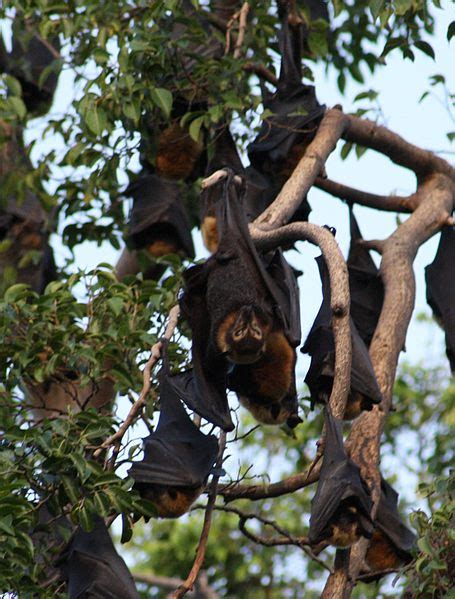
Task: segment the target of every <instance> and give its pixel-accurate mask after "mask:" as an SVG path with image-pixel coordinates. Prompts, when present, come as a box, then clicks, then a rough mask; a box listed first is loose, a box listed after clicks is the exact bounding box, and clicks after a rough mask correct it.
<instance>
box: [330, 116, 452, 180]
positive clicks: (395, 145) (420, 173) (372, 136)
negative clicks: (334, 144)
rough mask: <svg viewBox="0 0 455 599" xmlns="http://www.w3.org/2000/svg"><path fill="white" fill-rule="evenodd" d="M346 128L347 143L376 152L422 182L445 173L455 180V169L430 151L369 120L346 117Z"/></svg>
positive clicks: (344, 133) (344, 136)
mask: <svg viewBox="0 0 455 599" xmlns="http://www.w3.org/2000/svg"><path fill="white" fill-rule="evenodd" d="M345 118H346V124H345V130H344V132H343V135H342V137H343V139H345V140H346V141H350V142H354V143H357V144H359V145H361V146H365V147H366V148H371V149H372V150H376V151H377V152H380V153H381V154H384V155H385V156H387V158H390V160H392V162H394V163H395V164H398V165H400V166H404V167H405V168H408V169H410V170H411V171H413V172H414V173H415V174H416V175H417V178H418V179H422V178H423V177H425V176H427V175H429V174H431V173H442V174H445V175H447V176H448V177H451V178H452V179H454V178H455V169H454V168H453V167H452V166H451V165H450V164H449V163H448V162H447V161H446V160H444V159H443V158H439V156H436V155H435V154H433V152H430V151H428V150H422V148H419V147H418V146H414V145H413V144H411V143H409V142H407V141H405V140H404V139H403V138H402V137H400V136H399V135H397V134H396V133H393V131H390V130H389V129H386V127H382V126H381V125H377V124H376V123H373V121H369V120H368V119H362V118H359V117H356V116H352V115H345Z"/></svg>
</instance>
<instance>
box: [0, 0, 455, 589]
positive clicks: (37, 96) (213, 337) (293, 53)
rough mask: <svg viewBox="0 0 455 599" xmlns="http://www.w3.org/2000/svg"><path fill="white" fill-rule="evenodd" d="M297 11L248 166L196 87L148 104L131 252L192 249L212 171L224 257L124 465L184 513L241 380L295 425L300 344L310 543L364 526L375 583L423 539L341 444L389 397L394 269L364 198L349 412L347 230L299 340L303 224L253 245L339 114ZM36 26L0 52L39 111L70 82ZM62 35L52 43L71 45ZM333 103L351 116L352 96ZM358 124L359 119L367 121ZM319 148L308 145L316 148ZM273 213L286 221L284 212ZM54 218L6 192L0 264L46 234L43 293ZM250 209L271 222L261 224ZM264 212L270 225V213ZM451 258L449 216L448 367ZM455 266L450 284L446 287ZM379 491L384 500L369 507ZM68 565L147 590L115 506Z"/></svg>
mask: <svg viewBox="0 0 455 599" xmlns="http://www.w3.org/2000/svg"><path fill="white" fill-rule="evenodd" d="M183 4H184V6H185V7H186V10H187V11H188V15H189V16H191V17H192V18H198V19H201V22H202V23H203V26H204V27H205V28H206V30H207V41H206V44H204V45H203V46H197V47H194V48H192V53H193V54H198V55H204V56H206V57H208V58H211V59H216V58H217V57H220V56H221V55H222V54H223V52H224V48H223V45H222V44H221V43H220V42H219V41H218V40H219V38H217V37H215V36H211V25H209V22H208V21H207V22H205V21H203V20H202V19H203V17H202V16H201V15H200V13H197V11H196V9H195V8H194V7H193V5H192V4H191V3H190V2H187V3H185V2H184V3H183ZM285 8H286V3H280V15H281V28H280V31H279V51H280V54H281V68H280V75H279V78H278V80H277V81H276V87H275V90H274V91H273V92H272V91H270V89H269V88H268V87H266V86H265V85H263V88H262V92H263V106H264V108H266V109H267V110H269V111H270V115H271V116H269V117H267V118H265V119H264V120H263V123H262V126H261V128H260V131H259V133H258V135H257V137H256V139H255V140H254V141H253V142H252V143H251V144H250V145H249V148H248V157H249V166H248V167H244V166H243V163H242V160H241V158H240V155H239V153H238V151H237V148H236V144H235V141H234V138H233V136H232V135H231V132H230V129H229V123H228V122H227V121H225V122H223V123H221V124H218V125H217V126H214V129H213V131H211V132H209V133H208V134H207V136H206V138H205V139H204V140H203V141H200V142H196V141H195V140H194V139H193V138H192V137H191V136H190V135H189V132H188V128H187V127H186V126H185V125H182V117H183V116H184V115H185V114H186V113H187V112H189V111H195V110H205V109H206V108H207V104H206V102H205V100H204V98H201V97H199V98H198V99H197V101H196V103H195V101H194V100H193V101H190V100H189V98H187V97H185V95H184V94H181V95H180V96H178V97H175V98H174V103H173V111H172V114H171V117H170V122H168V123H167V124H166V125H165V126H164V125H160V126H156V125H155V123H154V121H153V118H151V117H149V116H147V117H146V118H145V119H144V122H143V126H144V131H145V132H143V140H142V144H141V156H140V160H141V170H140V172H139V173H138V175H137V176H136V178H135V180H134V181H132V182H131V183H130V185H129V187H128V188H127V189H126V191H125V196H127V197H129V198H131V199H132V209H131V212H130V217H129V231H128V234H127V245H128V248H129V249H128V251H129V252H130V253H131V254H132V255H133V254H134V253H135V252H137V251H145V252H147V253H148V255H149V256H150V257H151V258H158V257H161V256H164V255H167V254H171V253H176V254H179V255H180V256H182V257H184V258H187V259H192V258H194V255H195V253H194V247H193V241H192V236H191V226H190V218H189V216H188V215H187V213H186V208H185V204H184V202H183V201H182V189H183V188H184V185H185V184H186V183H188V182H193V181H195V180H196V179H197V178H200V177H203V178H204V184H203V189H202V192H201V195H200V226H201V231H202V236H203V240H204V243H205V245H206V247H207V249H208V250H209V252H210V253H211V255H210V257H209V258H207V259H206V260H204V261H203V262H198V263H196V264H194V265H192V266H189V267H188V268H187V269H186V271H185V272H184V288H183V290H182V293H181V296H180V300H179V305H180V311H181V318H182V319H184V321H185V322H186V323H187V324H188V325H189V327H190V329H191V343H192V344H191V354H192V368H191V369H188V370H186V371H183V372H174V373H173V372H172V365H171V364H170V363H169V355H168V340H165V339H163V341H162V342H161V359H162V366H161V369H160V371H159V373H158V375H157V378H158V381H159V387H158V391H159V407H160V416H159V421H158V424H157V426H156V428H155V430H154V431H153V432H152V433H151V434H150V435H149V436H148V437H146V438H145V439H144V440H143V451H144V454H143V459H142V460H141V461H135V462H133V463H132V464H131V465H130V469H129V475H130V476H131V477H132V478H133V479H134V487H133V488H134V489H135V490H136V491H137V492H138V493H139V494H140V495H141V497H143V498H144V499H148V500H149V501H150V502H152V503H153V505H154V507H155V510H156V516H157V517H161V518H176V517H179V516H181V515H182V514H185V513H186V512H188V511H189V510H190V508H191V506H192V504H193V503H194V501H195V500H196V499H197V498H198V497H199V496H200V495H201V494H202V493H204V492H205V491H206V490H207V483H208V480H209V477H210V476H211V475H213V476H214V477H216V478H218V477H220V476H222V474H223V470H222V468H221V465H222V455H221V454H222V450H223V447H222V443H221V442H220V440H219V439H218V438H217V437H216V436H215V435H214V434H204V433H203V432H202V429H201V428H200V422H201V419H204V420H205V421H207V422H208V423H211V424H212V425H215V427H219V428H220V429H221V430H222V431H223V432H222V433H221V438H223V436H224V433H226V432H230V431H233V430H234V428H235V426H234V423H233V420H232V417H231V405H230V403H229V397H232V394H231V395H230V396H229V395H228V392H229V391H233V392H235V394H236V395H237V398H238V401H239V403H240V405H241V406H243V407H244V408H246V409H247V410H248V411H249V412H250V413H251V414H252V415H253V417H254V418H255V419H256V420H257V421H258V423H261V424H265V425H282V426H283V425H284V426H286V427H288V428H291V429H292V428H295V427H297V426H298V425H299V424H300V423H301V422H302V420H301V417H300V415H299V403H298V390H299V389H300V388H301V386H302V382H303V381H298V380H296V371H295V370H296V359H297V350H298V349H299V348H301V349H300V351H302V352H303V353H305V354H308V355H309V356H310V357H311V364H310V367H309V370H308V372H307V374H306V377H305V382H306V383H307V385H308V387H309V390H310V394H311V404H312V408H313V409H315V410H322V411H323V412H324V422H325V426H324V434H323V437H322V439H321V442H320V450H321V453H322V454H323V456H322V462H321V463H320V464H318V465H317V467H316V470H315V472H316V473H317V472H319V474H318V476H317V477H316V479H318V482H317V487H316V490H315V493H314V496H313V500H312V505H311V517H310V524H309V532H308V538H309V545H310V546H311V548H312V550H313V552H314V553H315V554H318V553H319V552H320V551H322V550H323V549H324V548H325V547H327V546H329V545H332V546H335V547H337V548H342V549H345V548H348V547H351V546H352V545H353V544H354V543H357V542H358V541H359V539H361V538H364V539H367V540H368V546H367V550H366V553H365V555H364V560H363V562H362V564H363V565H362V568H361V570H360V573H361V574H362V576H363V580H371V581H374V580H377V579H378V578H380V577H381V576H382V575H383V573H384V572H387V571H388V570H390V569H397V568H399V567H400V566H401V565H402V564H404V563H407V562H409V561H410V560H411V559H412V554H411V550H412V548H413V545H414V542H415V536H414V534H413V533H412V532H411V531H410V529H409V528H408V527H407V526H406V525H405V524H404V522H403V520H402V518H401V516H400V515H399V513H398V508H397V502H398V495H397V493H396V492H395V491H394V489H393V488H392V487H391V486H390V485H389V484H388V483H387V481H385V480H384V479H382V480H381V482H380V489H379V488H377V494H376V496H375V494H374V493H373V492H372V490H371V480H367V477H366V476H365V472H364V470H363V469H362V468H361V467H360V466H359V465H358V464H357V463H356V460H355V452H351V451H350V449H351V446H350V445H349V444H347V445H346V447H345V445H344V440H343V426H344V425H343V420H345V421H352V420H354V419H357V418H358V417H359V416H360V415H364V414H365V412H371V413H373V412H375V410H378V406H379V409H381V407H380V406H381V405H383V403H384V396H383V394H384V389H385V385H384V381H383V380H382V383H381V384H380V383H379V382H378V378H377V376H376V374H375V368H374V367H373V362H372V358H371V357H370V353H369V348H370V346H372V343H373V339H374V336H375V331H376V329H377V326H378V321H379V319H380V317H381V310H382V307H383V303H384V298H385V284H387V282H385V281H384V280H383V277H382V276H381V272H380V271H379V270H378V268H377V267H376V265H375V263H374V261H373V260H372V258H371V255H370V252H369V250H368V249H367V245H366V244H365V243H364V242H363V240H362V236H361V234H360V230H359V227H358V224H357V221H356V219H355V217H354V214H353V211H352V205H351V206H350V226H351V246H350V250H349V256H348V259H347V277H348V281H349V291H350V315H349V316H348V318H349V321H348V326H349V333H350V335H348V336H350V345H351V348H352V359H351V362H350V365H349V369H350V370H348V379H347V380H348V381H349V380H350V383H349V384H348V385H347V389H348V391H347V392H346V401H345V402H344V403H345V405H343V406H342V407H343V409H342V411H341V412H340V410H339V405H341V404H340V403H336V398H335V400H334V399H333V394H334V388H335V383H336V379H337V376H338V375H337V372H338V370H337V369H338V368H339V366H337V360H338V359H339V357H338V356H339V354H337V352H340V347H339V342H337V333H336V331H335V321H336V317H337V316H339V317H341V316H344V315H343V314H341V312H342V310H341V309H340V314H338V315H337V314H335V316H334V310H335V309H334V301H335V300H334V298H333V294H334V280H333V268H332V267H331V263H330V260H331V257H330V252H327V247H332V246H333V245H335V241H334V236H335V235H336V231H335V230H334V229H329V230H325V231H324V230H323V229H320V231H321V233H320V234H321V235H322V238H323V239H324V240H325V241H324V244H325V245H324V244H321V248H322V249H323V253H322V254H321V255H320V256H319V257H318V258H316V262H317V265H318V268H319V273H320V277H321V283H322V293H323V300H322V304H321V307H320V309H319V312H318V314H317V316H316V319H315V321H314V324H313V326H312V327H311V330H310V332H309V334H308V336H307V337H306V340H305V341H304V343H303V346H301V328H300V302H299V286H298V277H299V274H300V273H299V272H298V271H296V270H295V269H294V268H292V267H291V266H290V265H289V264H288V262H287V260H286V257H285V252H286V250H287V249H289V248H290V247H291V246H292V243H293V241H294V240H296V239H297V238H298V237H299V235H298V234H296V235H294V234H293V233H292V231H293V230H296V231H298V229H290V230H291V234H290V237H289V236H288V237H287V238H283V239H282V240H280V241H279V242H278V243H276V244H273V243H272V242H270V243H268V244H267V243H262V242H260V241H259V242H258V239H259V236H256V237H255V234H254V232H255V230H258V229H260V224H261V217H260V216H261V215H263V213H264V211H265V210H267V209H269V211H270V210H273V209H274V208H273V206H272V203H273V202H274V200H275V198H276V197H277V195H278V194H279V193H280V191H281V190H282V189H283V186H284V185H285V183H286V182H287V180H288V179H289V177H292V173H293V172H294V169H295V168H296V167H297V165H298V164H299V163H301V161H302V160H304V157H305V152H306V150H307V149H308V147H309V146H311V147H313V148H314V147H315V146H314V144H313V142H314V143H317V135H318V131H319V130H321V128H320V127H319V125H320V124H321V121H323V119H325V118H326V116H325V115H326V114H327V111H326V107H325V106H323V105H321V104H320V103H319V102H318V100H317V98H316V94H315V89H314V87H313V86H311V85H306V84H303V83H302V70H301V63H302V60H301V51H302V39H301V36H302V27H303V26H302V23H296V22H295V20H292V19H290V18H289V14H288V12H287V10H285ZM182 27H184V25H182V24H181V23H179V24H178V25H176V27H175V32H174V35H175V36H176V38H178V36H179V35H180V34H181V28H182ZM26 33H27V34H28V35H26V36H24V32H21V31H17V30H15V29H14V28H13V44H12V51H11V52H10V53H8V52H7V51H6V50H5V48H4V47H3V46H1V47H0V66H1V68H2V70H3V72H5V73H6V72H7V73H10V74H12V75H14V76H15V77H16V78H18V79H19V80H20V82H21V85H22V89H23V100H24V102H25V103H26V105H27V109H28V110H29V112H30V113H31V114H33V115H37V114H43V113H45V112H46V111H47V110H48V108H49V106H50V103H51V101H52V96H53V93H54V91H55V88H56V83H57V77H56V75H55V74H53V73H52V72H50V75H49V76H48V77H47V79H46V78H45V79H44V82H43V81H42V77H41V75H42V73H43V71H44V70H45V68H46V66H47V65H48V64H50V63H51V61H52V60H53V55H52V52H51V51H49V49H48V46H49V42H47V43H46V44H44V43H42V41H41V40H40V38H39V36H38V35H37V34H36V33H35V34H32V33H31V32H26ZM25 38H27V39H26V43H25V42H24V39H25ZM53 43H54V47H57V43H58V42H57V41H56V40H55V41H54V42H53ZM189 56H191V53H189ZM185 61H186V62H185ZM182 65H183V67H182V69H183V71H184V72H185V73H186V74H188V73H191V69H192V66H193V65H192V61H191V58H189V57H188V56H185V57H183V58H182ZM182 77H184V75H182ZM38 81H40V83H39V85H38ZM333 112H339V114H340V115H342V113H341V111H332V113H333ZM340 118H341V117H340ZM324 122H325V121H324ZM1 127H2V129H3V135H2V137H8V140H9V141H8V142H7V143H5V144H3V146H2V149H1V157H2V162H1V164H0V174H1V176H2V177H4V176H6V175H7V173H8V169H10V168H11V165H12V164H13V162H16V163H17V162H19V163H20V167H21V168H23V169H24V171H26V170H27V168H28V163H27V160H26V158H25V155H23V154H22V153H21V150H20V147H21V142H20V135H21V132H20V131H19V130H16V131H12V130H11V127H9V126H8V125H6V124H5V123H1ZM351 128H352V129H355V127H354V125H352V126H351ZM352 135H355V132H354V133H352ZM358 135H359V136H361V133H359V134H358ZM403 143H404V142H403ZM312 144H313V145H312ZM365 145H366V144H365ZM311 156H312V155H311V153H310V159H311ZM314 174H315V178H316V177H319V178H318V181H319V182H320V184H321V186H324V185H325V183H324V172H323V168H322V167H321V166H319V167H317V172H314ZM335 195H337V194H336V193H335ZM338 195H343V193H341V194H338ZM275 205H276V204H274V206H275ZM278 209H279V207H278ZM310 211H311V208H310V205H309V203H308V201H307V198H306V191H305V192H304V193H302V194H300V196H299V201H298V202H294V210H293V215H292V217H291V218H290V219H284V220H283V221H282V222H281V223H280V224H286V221H287V220H290V221H291V222H292V223H293V224H292V225H291V227H299V226H300V225H299V224H297V223H302V222H306V221H307V220H308V215H309V213H310ZM269 215H271V217H272V220H273V217H274V215H273V214H272V212H269ZM258 217H259V218H258ZM47 218H48V217H47V215H46V213H45V212H44V210H43V209H42V207H41V205H40V203H39V201H38V199H37V198H36V197H34V196H33V195H31V194H29V195H28V196H27V197H26V198H25V202H24V203H21V204H19V203H17V202H15V201H14V200H10V201H9V202H8V204H7V205H6V206H4V207H3V208H2V211H1V214H0V229H1V235H2V238H8V239H10V240H11V242H12V245H11V246H10V249H9V250H8V251H7V252H3V253H2V254H1V255H0V260H1V262H0V269H1V271H2V273H3V274H4V273H5V269H6V266H7V265H8V264H9V263H11V261H12V259H13V258H12V257H13V256H14V255H16V254H17V252H23V251H25V250H26V249H27V248H29V247H34V248H36V249H40V250H41V251H42V259H41V262H40V264H39V266H38V267H36V266H33V268H25V269H22V270H20V271H19V275H20V281H21V282H26V283H29V284H30V285H31V286H32V287H33V289H34V290H36V291H37V292H38V293H42V292H43V290H44V287H45V286H46V284H47V283H48V282H49V281H50V280H52V279H53V278H55V267H54V263H53V257H52V251H51V248H50V246H49V244H48V235H49V230H48V227H47V223H46V219H47ZM255 219H258V221H257V223H255V224H254V225H252V223H253V221H254V220H255ZM263 223H265V224H267V223H266V221H265V220H264V219H263ZM255 227H256V229H255ZM263 230H264V231H266V230H267V226H265V227H264V228H263ZM293 235H294V238H293V239H291V237H292V236H293ZM324 235H325V237H324ZM313 241H314V240H313ZM273 245H274V247H271V246H273ZM324 248H325V249H324ZM454 263H455V231H454V228H453V226H450V225H447V226H445V227H443V228H442V235H441V240H440V244H439V248H438V251H437V254H436V257H435V260H434V262H433V264H431V265H430V266H428V267H427V270H426V281H427V298H428V303H429V304H430V306H431V308H432V309H433V312H434V314H435V316H436V318H437V319H438V320H439V321H440V323H441V326H442V327H443V328H444V331H445V334H446V345H447V355H448V357H449V360H450V365H451V368H452V370H453V369H455V296H454V289H455V286H454V285H453V276H452V275H451V274H450V271H453V265H454ZM151 264H152V265H151V266H150V267H149V269H148V270H147V271H146V272H145V273H144V276H145V277H148V278H151V279H155V280H159V279H160V277H161V276H162V275H163V272H164V270H165V266H163V265H162V263H159V262H156V263H153V260H152V261H151ZM331 268H332V272H331ZM119 276H120V275H119ZM448 281H451V283H452V284H450V285H448ZM337 301H338V300H337ZM348 345H349V340H348ZM402 346H403V342H401V347H402ZM347 353H349V349H348V350H347ZM389 392H390V389H388V391H387V393H389ZM388 401H389V400H387V402H388ZM334 402H335V403H334ZM185 406H186V407H185ZM190 413H193V414H194V415H195V416H194V419H192V418H191V417H190ZM212 433H213V431H212ZM318 469H319V471H318ZM379 495H380V497H379ZM378 497H379V501H378ZM375 503H376V505H377V509H376V510H373V505H374V504H375ZM58 566H59V568H60V570H61V575H62V576H63V578H64V579H65V580H67V582H68V591H69V595H70V597H73V598H76V597H137V596H138V595H137V592H136V590H135V588H134V583H133V581H132V579H131V577H130V575H129V573H128V570H127V568H126V566H125V564H124V562H123V560H122V559H121V558H120V557H119V556H118V555H117V553H116V551H115V549H114V547H113V545H112V542H111V540H110V538H109V535H108V532H107V528H106V526H105V524H104V522H103V521H102V520H99V521H98V522H97V523H96V526H95V528H94V529H93V530H92V531H91V532H85V531H83V530H82V529H77V530H76V532H75V533H74V534H73V536H72V538H71V541H70V542H69V544H68V545H67V547H66V549H65V551H64V552H63V553H62V555H61V558H60V560H59V564H58Z"/></svg>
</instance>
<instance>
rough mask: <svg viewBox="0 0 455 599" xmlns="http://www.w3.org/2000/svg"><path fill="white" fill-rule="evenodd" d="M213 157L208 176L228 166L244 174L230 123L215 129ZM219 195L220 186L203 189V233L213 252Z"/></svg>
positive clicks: (201, 202) (209, 248) (216, 240)
mask: <svg viewBox="0 0 455 599" xmlns="http://www.w3.org/2000/svg"><path fill="white" fill-rule="evenodd" d="M211 150H212V157H211V159H210V160H209V162H208V165H207V170H206V173H205V175H206V177H209V176H210V175H212V174H213V173H215V172H216V171H218V170H221V169H224V168H228V169H231V170H232V171H233V172H234V173H235V174H236V175H244V172H245V169H244V168H243V164H242V161H241V160H240V156H239V154H238V152H237V147H236V145H235V142H234V140H233V139H232V135H231V132H230V131H229V125H228V124H227V123H223V124H222V125H220V126H219V127H217V128H216V129H215V132H214V135H213V141H212V144H211ZM218 197H219V187H218V186H217V185H211V186H209V187H207V188H206V189H203V190H202V193H201V196H200V205H201V214H200V220H201V233H202V239H203V241H204V245H205V247H206V248H207V249H208V250H209V251H210V252H211V253H212V254H213V253H214V252H216V250H217V249H218V230H217V224H216V208H215V206H216V202H217V200H218Z"/></svg>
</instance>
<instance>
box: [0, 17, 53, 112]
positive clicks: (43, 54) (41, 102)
mask: <svg viewBox="0 0 455 599" xmlns="http://www.w3.org/2000/svg"><path fill="white" fill-rule="evenodd" d="M37 29H38V24H37V23H35V22H34V20H32V19H26V20H24V19H15V20H14V21H13V27H12V30H13V38H12V50H11V52H10V53H8V52H7V51H6V49H5V46H4V43H3V39H1V37H0V71H1V72H3V73H8V74H9V75H12V76H13V77H15V78H16V79H17V80H18V81H19V82H20V84H21V88H22V99H23V101H24V103H25V106H26V107H27V111H28V112H29V113H30V115H31V116H32V117H38V116H42V115H44V114H46V112H48V111H49V109H50V107H51V104H52V99H53V97H54V93H55V90H56V88H57V83H58V76H59V73H60V70H61V64H62V63H61V60H60V59H59V58H58V51H59V49H60V44H59V41H58V37H53V38H51V39H49V40H45V39H43V38H42V37H40V35H39V34H38V32H37ZM56 55H57V56H56ZM45 71H46V73H47V74H45ZM43 75H44V78H43Z"/></svg>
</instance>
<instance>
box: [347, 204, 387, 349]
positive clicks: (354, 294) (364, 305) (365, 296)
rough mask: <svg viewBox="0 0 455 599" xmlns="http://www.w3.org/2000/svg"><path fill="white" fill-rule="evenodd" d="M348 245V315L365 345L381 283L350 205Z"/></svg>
mask: <svg viewBox="0 0 455 599" xmlns="http://www.w3.org/2000/svg"><path fill="white" fill-rule="evenodd" d="M349 221H350V227H351V246H350V248H349V255H348V259H347V261H346V263H347V267H348V273H349V289H350V292H351V316H352V320H353V321H354V324H355V326H356V328H357V331H358V333H359V335H360V337H361V338H362V340H363V341H364V343H365V345H366V346H367V347H369V346H370V343H371V339H372V338H373V335H374V331H375V329H376V326H377V324H378V320H379V316H380V314H381V309H382V304H383V301H384V284H383V282H382V279H381V275H380V274H379V271H378V269H377V267H376V264H375V263H374V262H373V259H372V258H371V255H370V252H369V251H368V249H367V248H366V247H364V246H362V245H361V244H360V243H359V241H361V240H362V235H361V233H360V229H359V225H358V224H357V221H356V219H355V216H354V213H353V210H352V206H350V208H349Z"/></svg>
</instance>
